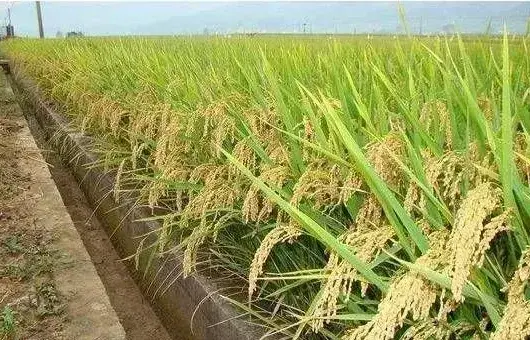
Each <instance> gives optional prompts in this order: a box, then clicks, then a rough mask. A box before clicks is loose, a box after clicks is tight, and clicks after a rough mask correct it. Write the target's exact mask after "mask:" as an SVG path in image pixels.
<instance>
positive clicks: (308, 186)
mask: <svg viewBox="0 0 530 340" xmlns="http://www.w3.org/2000/svg"><path fill="white" fill-rule="evenodd" d="M341 187H342V185H341V172H340V169H339V168H338V167H337V166H329V165H327V164H326V163H325V162H323V161H317V162H315V163H312V164H310V165H309V166H308V167H307V168H306V171H305V172H304V173H303V174H302V176H300V178H299V179H298V181H297V182H296V184H295V186H294V188H293V196H292V198H291V204H293V205H295V206H298V205H299V204H300V203H301V202H302V200H304V199H307V200H310V201H312V202H313V203H314V205H315V207H316V208H317V209H321V208H323V207H332V206H336V205H338V204H340V203H341V191H340V188H341Z"/></svg>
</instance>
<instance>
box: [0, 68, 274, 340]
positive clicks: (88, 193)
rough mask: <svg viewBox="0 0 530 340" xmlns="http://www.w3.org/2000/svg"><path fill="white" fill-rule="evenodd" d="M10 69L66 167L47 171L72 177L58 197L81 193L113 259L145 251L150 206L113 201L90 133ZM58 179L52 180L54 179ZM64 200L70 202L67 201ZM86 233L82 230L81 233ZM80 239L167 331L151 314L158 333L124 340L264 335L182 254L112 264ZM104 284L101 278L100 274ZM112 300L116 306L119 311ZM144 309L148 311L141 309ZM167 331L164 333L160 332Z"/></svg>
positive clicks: (28, 110)
mask: <svg viewBox="0 0 530 340" xmlns="http://www.w3.org/2000/svg"><path fill="white" fill-rule="evenodd" d="M9 69H10V70H11V72H9V76H8V78H9V81H10V84H11V86H12V88H13V91H14V92H15V94H16V95H17V98H18V100H19V103H20V104H21V106H22V108H23V111H24V114H25V116H26V119H27V120H28V122H30V124H29V125H30V127H31V128H32V133H33V134H34V135H38V136H40V137H39V138H37V139H38V140H41V139H42V145H43V146H44V148H46V147H47V145H49V147H50V148H52V149H53V150H55V151H56V154H58V155H59V156H60V158H61V159H62V163H63V164H64V168H67V169H68V171H66V170H63V171H62V172H61V171H60V170H57V169H55V170H53V171H52V173H53V172H54V171H55V173H56V174H57V176H58V177H61V178H65V177H68V176H71V177H72V178H75V181H74V180H72V181H70V182H74V183H67V184H64V185H58V186H59V187H60V188H61V187H65V188H63V189H62V190H61V191H62V194H63V199H65V197H66V199H67V200H68V199H70V198H72V197H73V199H74V200H75V201H82V200H85V198H86V201H87V202H88V203H87V205H89V208H85V209H80V210H81V216H85V220H86V219H88V220H90V219H96V220H97V221H96V222H93V223H92V225H93V226H95V227H93V229H98V230H99V232H101V231H102V230H104V231H105V232H106V236H105V237H104V238H106V239H107V240H108V239H110V241H111V242H112V245H113V246H114V249H115V250H116V251H117V254H118V255H114V256H119V257H120V258H122V259H123V258H126V257H130V256H131V255H132V254H135V253H137V251H138V249H142V247H143V248H144V249H145V248H146V247H149V245H150V244H152V243H153V242H155V240H156V239H155V236H154V233H153V232H152V231H153V230H155V229H158V228H159V227H160V225H159V224H158V222H157V221H152V220H148V221H145V220H146V219H148V218H149V217H150V216H151V213H150V211H148V210H146V209H143V208H138V207H136V205H135V204H134V201H133V200H131V199H129V200H124V201H121V202H116V201H115V199H114V197H113V196H112V195H109V193H110V192H111V191H112V188H113V187H114V176H113V175H112V173H109V172H106V171H104V170H103V169H101V168H99V167H87V166H86V165H87V164H93V163H94V162H96V161H97V156H96V155H95V154H94V153H92V152H91V151H90V149H89V144H90V138H89V137H87V136H85V135H83V134H81V133H79V132H76V131H74V130H73V129H71V128H70V127H69V125H68V121H67V120H66V118H65V117H64V116H62V115H61V114H59V113H58V112H55V111H54V109H53V105H52V104H51V103H48V102H46V101H44V100H43V98H42V97H41V96H40V91H39V89H38V87H37V86H36V85H35V83H34V82H33V81H32V80H31V79H28V78H27V77H25V76H24V75H23V74H22V73H21V72H20V70H18V69H17V68H16V65H13V64H11V63H10V64H9ZM41 137H42V138H41ZM49 162H50V161H49ZM60 163H61V162H59V161H57V160H55V164H57V165H58V166H57V167H62V166H63V165H61V164H60ZM60 181H61V180H60V179H58V178H56V182H60ZM72 186H75V187H77V186H78V188H80V190H82V193H81V191H79V189H76V188H74V189H72ZM76 190H77V191H76ZM80 196H84V197H80ZM65 203H67V206H68V202H65ZM87 209H88V210H87ZM74 210H75V209H74ZM78 210H79V209H78ZM87 211H90V212H93V214H88V216H87ZM83 214H84V215H83ZM90 215H93V216H90ZM142 220H143V221H142ZM85 224H86V223H85ZM78 230H79V228H78ZM84 233H85V232H83V231H80V234H81V235H83V234H84ZM141 235H151V236H149V237H148V238H147V239H144V240H143V241H142V237H139V236H141ZM85 238H88V239H93V238H94V237H93V236H90V233H87V235H86V236H85ZM84 241H85V245H87V249H89V252H91V249H90V248H93V249H92V253H93V254H91V255H92V262H94V263H95V264H96V267H98V264H102V265H100V266H99V267H100V268H99V270H98V272H99V273H100V276H102V278H103V276H104V275H102V272H105V271H106V272H107V274H108V275H107V276H109V275H112V272H116V271H118V272H119V271H120V270H122V269H120V268H116V269H115V268H112V269H111V270H109V269H108V268H107V264H108V265H110V264H109V262H112V263H117V262H119V263H120V265H126V266H127V268H128V272H129V274H130V277H132V278H133V279H134V281H135V282H136V285H137V287H139V289H140V290H141V291H142V292H143V298H141V299H140V300H142V301H149V302H150V305H151V306H152V310H154V312H155V313H156V315H157V316H158V319H159V320H160V321H161V323H162V324H163V326H164V327H163V328H165V330H164V329H160V328H162V326H160V327H159V328H157V326H156V321H153V320H151V319H150V318H149V317H148V318H147V321H149V320H151V321H149V322H150V327H152V328H157V329H154V330H150V331H151V332H152V331H157V332H159V333H156V334H160V336H157V335H153V336H150V337H144V336H142V335H141V332H140V333H139V335H136V336H130V335H129V334H127V338H129V339H143V338H146V339H147V338H151V339H165V338H166V337H167V334H169V336H170V337H171V338H173V339H208V340H210V339H212V340H215V339H223V340H228V339H258V338H260V336H261V335H263V334H264V333H265V331H264V329H262V328H260V327H258V326H254V325H251V324H250V323H249V322H248V320H244V319H243V318H242V317H241V315H240V314H241V313H239V312H237V311H236V310H235V309H234V308H233V307H232V306H230V305H229V304H228V302H226V301H225V300H224V299H223V298H222V297H221V296H220V295H219V294H218V291H219V287H216V286H215V285H214V284H212V282H211V281H210V280H209V279H208V278H206V277H205V276H203V275H200V274H193V275H190V276H188V277H186V278H184V277H183V276H182V275H181V272H182V271H181V269H182V263H181V262H180V260H179V259H180V258H181V256H178V254H177V255H171V256H168V257H165V258H164V257H162V258H161V257H153V256H150V254H149V252H141V253H139V255H138V257H137V259H136V261H121V262H120V261H112V260H111V261H109V260H108V259H106V256H105V255H103V256H102V251H101V249H98V247H105V245H97V244H96V245H93V244H92V245H90V242H89V241H88V240H85V239H84ZM107 243H108V241H107ZM108 244H110V243H108ZM114 249H112V250H111V251H110V250H109V252H110V253H112V252H113V251H114ZM103 251H105V250H103ZM111 258H112V256H111ZM116 260H117V259H116ZM105 261H107V264H105ZM135 262H136V264H135ZM117 275H118V274H117ZM118 276H120V275H118ZM124 276H127V274H123V275H122V277H119V278H118V279H116V278H115V279H114V281H112V280H110V281H111V282H110V283H108V284H107V285H106V289H107V292H109V291H112V290H116V289H117V288H116V287H113V285H119V284H120V283H119V282H120V281H124V282H125V281H127V279H129V280H130V277H129V278H126V277H124ZM103 281H104V282H105V281H106V280H105V279H104V278H103ZM117 290H119V288H118V289H117ZM153 292H158V294H153ZM160 292H163V294H161V293H160ZM131 294H133V296H134V292H133V290H131ZM122 295H123V294H122ZM125 295H126V296H125V298H123V297H122V299H121V300H119V299H117V300H118V302H117V303H114V304H113V306H114V308H115V309H116V311H117V313H118V315H119V314H120V310H127V309H128V308H133V309H134V308H135V306H134V305H132V306H128V305H127V301H129V300H134V298H128V297H127V294H125ZM0 298H1V297H0ZM113 300H115V299H113V297H112V294H110V302H113ZM116 304H120V306H119V308H117V306H116ZM138 305H139V306H143V305H142V303H138ZM144 307H145V306H144ZM142 313H146V314H149V313H150V308H145V309H144V310H143V311H142ZM120 319H122V317H121V316H120ZM122 323H123V321H122ZM132 323H133V325H131V326H130V327H133V328H134V327H135V325H136V327H143V328H144V329H145V327H144V326H145V325H144V324H142V321H141V320H134V319H133V322H132ZM124 328H125V330H126V331H127V329H128V327H127V325H125V323H124ZM166 330H167V333H165V331H166ZM150 334H155V333H150ZM95 338H98V337H94V339H95ZM98 339H104V338H102V337H100V338H98ZM105 339H106V338H105Z"/></svg>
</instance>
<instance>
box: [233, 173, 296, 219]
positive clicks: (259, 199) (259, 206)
mask: <svg viewBox="0 0 530 340" xmlns="http://www.w3.org/2000/svg"><path fill="white" fill-rule="evenodd" d="M258 178H259V179H260V180H262V181H263V182H265V184H267V185H269V186H271V187H273V188H283V186H284V185H285V183H286V182H287V181H288V180H289V179H290V178H291V173H290V169H289V168H288V167H286V166H274V165H268V164H265V165H262V166H261V173H260V175H259V176H258ZM275 206H276V203H274V202H273V201H272V200H270V199H269V198H267V197H264V196H263V194H262V192H261V190H260V189H259V187H257V186H255V185H251V186H250V188H249V190H248V192H247V194H246V196H245V199H244V201H243V207H242V212H243V218H244V220H245V221H246V222H249V221H252V222H260V221H266V220H267V219H269V218H270V216H271V214H272V212H273V209H274V207H275Z"/></svg>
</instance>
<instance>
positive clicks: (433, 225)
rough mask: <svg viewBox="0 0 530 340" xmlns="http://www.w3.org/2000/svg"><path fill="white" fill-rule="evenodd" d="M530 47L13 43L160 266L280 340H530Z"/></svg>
mask: <svg viewBox="0 0 530 340" xmlns="http://www.w3.org/2000/svg"><path fill="white" fill-rule="evenodd" d="M527 40H528V39H527V37H520V36H508V34H506V33H505V34H504V36H503V37H494V36H481V37H461V36H451V37H430V38H420V37H406V36H401V37H398V38H388V37H371V38H363V37H328V36H303V37H300V36H298V37H296V36H254V37H247V36H233V37H178V38H175V37H173V38H161V37H157V38H139V37H135V38H86V39H64V40H56V39H49V40H31V39H17V40H11V41H6V42H2V44H1V46H0V47H1V49H2V50H3V51H5V53H7V55H9V57H10V58H12V60H14V62H15V64H16V65H17V68H18V69H20V70H22V71H23V72H24V73H25V74H27V75H29V76H30V77H31V78H33V79H34V80H35V81H36V82H37V83H38V85H39V87H40V88H41V90H42V91H43V95H44V96H45V97H46V98H47V99H49V100H51V101H53V102H54V103H55V104H56V105H57V107H58V109H59V110H60V111H61V112H63V113H64V114H66V115H69V117H70V118H71V120H72V122H73V123H74V126H76V128H77V129H79V130H80V131H83V132H85V133H87V134H90V135H92V136H93V137H94V138H95V140H96V141H97V142H98V144H97V145H98V146H97V150H98V151H99V152H101V160H102V164H104V165H105V166H106V167H108V168H111V169H115V170H117V171H116V174H117V175H116V178H117V180H116V186H115V187H114V188H113V191H114V197H115V198H116V199H118V200H119V199H120V196H121V195H122V194H124V193H130V192H133V193H134V194H135V197H136V198H137V200H138V203H139V204H143V205H146V206H149V207H151V208H152V209H153V211H154V217H153V218H155V219H159V220H160V221H161V226H162V227H161V228H160V230H159V231H158V243H157V245H156V251H157V252H159V253H161V254H177V253H180V252H182V254H183V261H184V271H185V273H184V274H185V275H188V274H190V273H192V272H193V271H202V270H204V268H216V269H219V272H221V273H225V275H230V276H231V277H232V276H235V277H237V280H245V281H246V283H247V285H246V287H245V292H243V294H238V297H229V296H227V299H228V300H230V301H232V302H233V303H234V304H235V305H237V306H239V307H240V308H241V311H242V313H243V312H245V313H249V314H250V315H252V317H253V318H254V319H255V320H256V322H260V323H263V324H265V325H267V326H268V327H270V329H271V331H270V333H269V334H273V333H281V334H284V335H285V336H287V337H289V338H330V339H336V338H343V339H348V340H350V339H351V340H353V339H394V338H396V339H431V338H435V339H453V338H463V339H471V338H480V339H486V338H492V339H518V338H520V339H524V338H526V337H529V336H530V302H529V300H528V299H529V295H530V294H529V290H528V288H527V283H528V278H529V275H530V262H529V256H528V252H527V248H528V244H529V241H530V236H529V235H530V187H529V180H530V146H529V138H530V135H529V133H528V129H529V128H530V112H529V104H530V102H529V101H530V98H529V96H530V57H529V54H528V47H527Z"/></svg>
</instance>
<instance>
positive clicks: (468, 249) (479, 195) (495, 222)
mask: <svg viewBox="0 0 530 340" xmlns="http://www.w3.org/2000/svg"><path fill="white" fill-rule="evenodd" d="M501 197H502V192H501V190H500V189H499V188H496V187H495V186H494V185H493V184H492V183H483V184H481V185H479V186H477V187H476V188H474V189H473V190H470V191H469V192H468V193H467V196H466V198H465V199H464V200H463V201H462V204H461V206H460V208H459V209H458V211H457V213H456V216H455V223H454V226H453V230H452V231H451V237H450V240H449V243H448V250H449V258H450V263H451V277H452V283H451V291H452V292H453V296H454V298H455V300H457V301H463V299H464V297H463V295H462V289H463V287H464V285H465V283H466V280H467V278H468V276H469V275H470V272H471V269H472V268H474V267H475V266H480V265H481V264H482V260H483V257H484V254H485V252H486V250H487V249H488V248H489V244H490V242H491V240H492V239H493V238H494V237H495V235H497V234H498V233H499V232H501V231H503V230H506V229H507V224H508V216H509V214H498V215H497V216H496V217H495V214H496V211H498V210H499V208H500V207H501V203H502V202H501Z"/></svg>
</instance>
